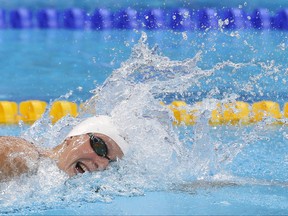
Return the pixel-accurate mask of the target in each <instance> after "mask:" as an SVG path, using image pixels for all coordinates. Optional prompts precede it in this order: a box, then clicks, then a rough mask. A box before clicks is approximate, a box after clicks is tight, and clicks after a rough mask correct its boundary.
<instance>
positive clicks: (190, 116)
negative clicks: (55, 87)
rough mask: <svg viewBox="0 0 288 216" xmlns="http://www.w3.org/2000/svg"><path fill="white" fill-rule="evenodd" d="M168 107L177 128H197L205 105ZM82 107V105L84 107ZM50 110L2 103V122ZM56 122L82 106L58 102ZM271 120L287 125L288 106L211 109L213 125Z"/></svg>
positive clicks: (53, 113) (40, 104)
mask: <svg viewBox="0 0 288 216" xmlns="http://www.w3.org/2000/svg"><path fill="white" fill-rule="evenodd" d="M162 104H163V105H164V106H167V107H168V108H169V109H170V110H171V112H172V113H173V115H174V122H173V124H174V125H187V126H190V125H194V124H195V123H196V122H197V119H198V116H199V113H200V112H201V105H202V103H201V102H199V103H196V104H194V105H193V106H191V105H187V104H186V102H184V101H173V102H172V103H171V104H168V105H165V104H164V103H162ZM80 107H81V105H80ZM46 110H47V103H46V102H44V101H39V100H28V101H23V102H21V103H19V105H18V104H17V103H16V102H13V101H0V123H2V124H17V123H18V122H19V121H23V122H24V123H28V124H29V123H33V122H35V121H36V120H37V119H39V118H41V116H42V115H43V114H44V113H45V111H46ZM49 114H50V117H51V121H52V123H55V122H57V121H58V120H59V119H61V118H62V117H64V116H66V115H68V114H69V115H70V116H73V117H76V116H77V115H78V105H77V104H76V103H73V102H69V101H55V102H53V103H52V105H51V108H50V111H49ZM267 118H270V119H272V120H274V124H275V123H276V124H281V123H283V121H282V120H284V119H286V118H288V103H286V104H285V105H284V107H283V112H281V109H280V105H279V104H278V103H276V102H273V101H259V102H255V103H253V104H251V105H250V104H249V103H246V102H243V101H235V102H231V103H220V102H219V103H217V104H216V106H215V108H212V110H211V116H210V119H209V124H210V125H226V124H230V125H237V124H239V125H240V124H241V125H247V124H251V123H256V122H259V121H263V120H264V119H267Z"/></svg>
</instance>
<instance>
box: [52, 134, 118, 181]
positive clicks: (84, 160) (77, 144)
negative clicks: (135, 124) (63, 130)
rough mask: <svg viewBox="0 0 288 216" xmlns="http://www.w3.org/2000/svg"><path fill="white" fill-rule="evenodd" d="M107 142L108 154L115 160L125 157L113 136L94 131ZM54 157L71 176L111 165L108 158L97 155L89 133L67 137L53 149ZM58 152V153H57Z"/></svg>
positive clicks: (99, 169)
mask: <svg viewBox="0 0 288 216" xmlns="http://www.w3.org/2000/svg"><path fill="white" fill-rule="evenodd" d="M94 135H95V136H97V137H100V138H101V139H103V141H104V142H105V143H106V145H107V148H108V154H107V156H108V157H109V158H110V159H111V160H112V161H113V160H117V159H120V158H122V157H123V152H122V151H121V149H120V147H119V146H118V145H117V144H116V142H114V141H113V140H112V139H111V138H109V137H108V136H106V135H104V134H99V133H94ZM53 151H54V155H52V157H53V158H54V159H55V160H56V163H57V165H58V167H59V168H60V169H61V170H63V171H65V172H66V173H67V174H68V175H69V176H74V175H77V174H79V173H84V172H87V171H88V172H93V171H101V170H104V169H105V168H106V167H107V166H108V165H109V160H108V159H107V158H104V157H101V156H99V155H97V154H96V153H95V152H94V150H93V149H92V147H91V145H90V138H89V136H88V135H87V134H83V135H79V136H73V137H69V138H67V139H66V140H65V141H64V142H63V143H62V144H61V145H59V146H57V147H56V148H55V149H53ZM55 153H56V154H55Z"/></svg>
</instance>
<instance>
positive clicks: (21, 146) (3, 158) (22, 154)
mask: <svg viewBox="0 0 288 216" xmlns="http://www.w3.org/2000/svg"><path fill="white" fill-rule="evenodd" d="M38 157H39V155H38V152H37V150H36V148H35V147H34V146H33V145H32V144H31V143H29V142H27V141H26V140H23V139H21V138H17V137H0V181H5V180H9V179H11V178H13V177H16V176H19V175H21V174H23V173H27V172H29V170H30V168H29V166H28V162H29V161H31V162H33V160H36V162H37V159H38Z"/></svg>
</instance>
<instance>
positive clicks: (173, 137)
mask: <svg viewBox="0 0 288 216" xmlns="http://www.w3.org/2000/svg"><path fill="white" fill-rule="evenodd" d="M2 33H3V35H2V41H3V47H2V49H6V50H9V51H10V50H11V49H12V48H11V46H9V44H8V45H6V44H7V43H6V41H7V40H6V39H5V37H8V36H7V35H9V34H12V35H14V33H13V31H7V32H6V31H5V32H2ZM62 33H63V32H62ZM21 34H24V35H25V34H28V35H29V34H32V36H33V37H32V38H31V37H30V36H29V37H25V36H24V39H23V40H19V43H23V44H24V47H25V46H28V45H29V46H30V48H29V49H27V50H25V48H23V49H22V50H20V51H19V53H20V54H19V56H20V57H19V56H18V58H19V64H15V65H13V66H11V67H8V69H7V70H11V73H12V71H13V73H14V74H15V77H21V76H22V75H23V74H21V73H18V71H19V69H20V68H22V67H20V66H24V68H25V65H26V66H27V68H29V65H30V64H29V62H30V63H32V62H35V61H33V59H34V57H32V56H34V54H38V55H36V56H37V57H38V58H39V60H41V61H44V60H45V59H46V60H45V62H42V64H43V65H46V64H48V62H49V63H51V65H50V66H49V72H47V69H46V68H45V67H41V66H36V67H33V68H36V70H35V71H33V70H32V71H31V72H30V74H27V76H31V78H32V77H35V73H41V74H43V76H41V77H42V79H43V80H45V82H44V81H43V84H42V85H41V87H42V90H40V92H43V94H42V95H39V96H42V98H44V99H45V100H48V99H49V100H50V99H54V98H57V97H59V96H61V95H63V96H62V97H63V98H65V99H68V100H69V99H71V100H76V101H81V100H83V99H88V101H87V103H86V106H87V107H88V108H89V109H88V110H89V111H85V112H83V113H81V114H80V117H79V118H80V119H81V118H84V117H86V116H89V115H93V114H95V112H96V113H97V114H108V115H111V116H112V118H113V120H114V121H115V122H116V123H117V125H118V126H119V127H120V128H121V130H122V133H123V134H125V136H126V137H127V139H128V141H129V143H130V146H131V147H130V151H129V153H128V154H127V155H126V156H125V157H124V159H123V160H121V161H120V162H119V163H114V164H112V165H111V166H110V167H109V169H107V170H105V171H104V172H99V173H85V174H84V175H82V176H76V177H74V178H72V179H68V177H67V176H66V175H65V174H64V173H62V172H60V171H59V170H58V169H57V168H56V166H55V164H53V163H52V162H51V161H49V160H43V161H41V164H40V168H39V170H38V172H37V174H36V175H34V176H28V177H27V176H22V177H21V178H19V179H15V180H13V181H11V182H9V183H1V184H0V189H1V199H0V206H1V213H2V214H5V213H7V214H17V213H18V214H32V213H34V214H64V213H65V214H92V213H95V212H96V213H97V214H110V213H111V214H137V213H139V214H173V213H174V214H180V213H183V214H243V213H244V214H287V212H288V206H287V203H288V202H287V201H288V196H287V186H288V182H287V177H288V174H287V168H288V162H287V161H288V154H287V150H288V145H287V134H288V129H287V127H286V126H285V125H282V126H281V125H280V126H275V125H274V126H273V125H271V121H272V122H273V120H271V119H266V120H264V121H263V122H260V123H257V124H254V125H250V126H228V125H227V126H218V127H212V126H210V125H209V123H208V120H209V118H210V115H211V110H213V108H214V107H213V105H215V104H216V103H217V102H219V101H220V102H227V101H235V100H245V101H248V102H250V103H252V102H255V101H258V100H260V99H269V100H273V101H277V102H279V103H280V104H281V105H283V103H284V102H286V101H287V98H286V94H285V91H286V87H285V83H286V73H287V71H286V68H287V62H286V60H285V56H286V52H287V51H286V40H287V37H286V35H285V33H281V32H276V31H275V32H256V31H245V32H244V31H243V32H241V31H235V32H228V31H225V32H221V31H217V32H216V31H215V32H213V31H211V32H191V33H174V32H164V31H163V32H162V31H161V32H148V33H142V32H125V31H123V32H121V33H119V34H116V36H117V40H112V39H110V38H113V37H114V35H113V32H112V33H111V32H106V33H99V32H68V31H65V36H60V35H61V32H59V33H58V32H52V33H50V32H42V31H41V32H37V31H34V30H33V31H31V32H30V31H29V32H25V31H24V32H21ZM49 34H51V35H52V38H53V37H56V38H57V42H56V44H55V45H54V44H53V43H51V38H50V37H49ZM103 34H104V35H103ZM55 35H57V36H55ZM9 37H10V36H9ZM15 37H16V35H15ZM17 37H18V36H17ZM20 38H22V37H20ZM43 38H45V39H46V41H45V43H43V40H42V39H43ZM75 38H76V39H75ZM83 39H85V40H83ZM95 39H98V40H95ZM99 39H102V41H101V42H103V43H98V44H97V46H96V45H95V46H92V45H93V44H94V43H95V42H94V41H99ZM25 40H26V41H25ZM17 41H18V39H17ZM52 41H54V40H52ZM71 41H72V42H74V43H75V46H71V47H70V46H69V45H67V44H70V43H69V42H71ZM115 41H116V42H115ZM30 42H32V43H30ZM11 43H12V42H11ZM47 44H49V46H48V45H47ZM100 44H101V45H100ZM156 44H157V45H156ZM16 46H17V45H16ZM19 46H20V45H19ZM21 47H22V46H21ZM56 48H58V49H60V52H58V51H56V50H54V49H56ZM64 48H65V49H64ZM66 48H67V49H66ZM69 49H70V50H69ZM31 50H32V52H33V55H32V56H31V55H29V54H27V52H28V51H31ZM44 50H49V51H51V52H45V54H44V55H45V56H46V55H47V56H46V57H44V58H43V59H42V57H41V55H40V54H42V53H43V51H44ZM105 50H108V51H109V50H110V55H109V53H105V52H103V51H105ZM78 51H80V53H83V52H84V51H85V55H82V54H79V52H78ZM8 53H9V52H8ZM55 53H57V54H58V53H59V55H60V56H57V57H54V58H55V59H53V56H54V54H55ZM102 54H103V55H108V56H106V57H105V56H104V57H103V56H102ZM7 56H9V57H10V58H16V60H17V57H13V56H12V55H7ZM23 56H25V57H26V56H27V57H26V58H25V60H23V62H22V61H21V59H22V58H21V57H23ZM62 56H64V57H63V58H62ZM129 56H130V57H129ZM93 57H95V58H96V62H102V63H103V61H101V60H102V58H103V59H104V62H109V64H108V65H109V66H107V67H105V66H104V67H103V68H102V67H101V66H102V65H101V64H102V63H101V64H100V65H98V64H97V63H95V62H93ZM79 58H80V59H79ZM97 58H99V61H97ZM48 59H49V61H47V60H48ZM81 60H82V61H81ZM94 60H95V59H94ZM41 61H39V62H41ZM74 61H75V62H77V63H76V65H77V67H75V68H74V67H71V62H74ZM111 61H112V62H113V63H111ZM57 62H61V64H57ZM40 65H41V64H40ZM59 65H60V66H59ZM104 65H105V64H104ZM81 67H83V69H80V68H81ZM100 68H101V69H103V70H104V71H105V70H106V72H104V74H101V73H100V74H99V73H98V72H96V71H97V70H99V69H100ZM50 69H51V70H50ZM53 69H54V70H53ZM112 69H114V71H113V73H112V74H109V72H108V71H109V70H110V71H112ZM45 70H46V73H44V71H45ZM56 70H57V71H56ZM59 71H60V72H62V71H63V73H64V74H65V77H67V78H66V79H65V80H64V81H65V82H64V81H63V80H62V79H59V77H58V74H59V73H60V72H59ZM88 71H89V72H88ZM72 72H73V73H72ZM76 72H77V76H75V77H71V76H72V75H70V74H74V75H75V73H76ZM61 74H62V73H61ZM7 76H8V75H7ZM105 78H107V79H106V80H105ZM94 80H97V82H95V81H94ZM104 80H105V81H104ZM52 81H53V82H52ZM66 81H67V82H66ZM19 82H23V80H22V79H19V80H17V79H14V80H13V81H12V84H10V85H12V86H15V88H16V87H17V88H20V89H22V91H21V92H23V94H21V96H19V97H17V96H16V93H15V92H16V90H15V89H11V88H9V90H7V91H1V92H5V93H6V92H7V93H6V95H4V94H3V98H5V97H8V96H9V94H10V95H13V97H14V98H15V100H21V99H23V98H25V97H29V96H31V95H32V96H35V90H33V85H34V84H33V85H31V86H32V87H31V86H29V87H27V88H26V87H25V86H24V85H19ZM24 82H25V81H24ZM26 82H31V79H30V78H29V79H27V80H26ZM31 83H34V82H31ZM45 83H46V84H45ZM49 83H50V85H49ZM51 83H53V84H54V85H53V87H51ZM56 84H58V85H56ZM3 86H5V85H3ZM37 86H38V84H35V88H36V87H37ZM79 86H80V87H83V89H82V90H81V91H79V88H78V87H79ZM6 87H7V86H6ZM7 89H8V87H7ZM69 89H71V90H73V92H69ZM91 89H94V90H93V91H92V92H91V93H89V90H91ZM18 90H19V89H18ZM13 91H14V92H13ZM67 92H68V93H67ZM57 94H58V95H57ZM91 95H93V96H92V97H91ZM36 96H37V95H36ZM175 99H183V100H185V101H187V102H188V103H190V104H191V105H192V104H194V103H195V102H198V101H201V102H202V105H201V106H200V109H199V114H198V117H199V118H198V121H197V123H196V125H195V126H193V127H185V126H181V127H175V126H173V125H172V121H173V116H172V113H170V112H169V110H168V109H167V108H166V107H165V106H163V105H161V104H160V101H164V102H166V103H169V102H171V101H172V100H175ZM95 104H96V107H95ZM78 121H79V119H72V118H69V117H67V118H65V119H63V120H61V121H60V122H58V123H57V124H55V125H51V123H50V122H49V118H48V114H46V115H45V116H44V117H43V118H42V119H41V120H39V121H38V122H36V123H35V124H34V125H33V126H32V127H30V128H28V127H27V126H20V127H17V128H13V127H9V128H1V133H2V134H5V133H6V134H11V135H14V134H20V136H22V137H24V138H26V139H28V140H30V141H33V142H35V143H37V145H40V146H43V147H53V146H55V145H57V143H59V142H61V140H62V139H63V138H64V137H65V133H67V132H68V131H69V129H70V128H71V127H72V125H75V124H77V122H78ZM108 203H110V204H108ZM143 204H145V205H146V206H148V207H147V208H141V209H140V211H139V210H137V209H136V206H137V205H143ZM157 206H158V208H157ZM159 206H160V207H159Z"/></svg>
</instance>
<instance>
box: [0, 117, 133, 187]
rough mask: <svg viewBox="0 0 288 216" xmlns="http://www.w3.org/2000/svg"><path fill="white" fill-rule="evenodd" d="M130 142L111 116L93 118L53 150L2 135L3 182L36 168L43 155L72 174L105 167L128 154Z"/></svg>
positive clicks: (0, 171) (0, 172) (0, 163)
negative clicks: (122, 134)
mask: <svg viewBox="0 0 288 216" xmlns="http://www.w3.org/2000/svg"><path fill="white" fill-rule="evenodd" d="M127 150H128V143H127V142H126V141H125V139H124V138H123V137H122V136H121V135H120V133H119V131H118V130H117V128H116V127H115V125H114V124H113V122H112V120H111V118H110V117H108V116H97V117H91V118H88V119H86V120H84V121H83V122H81V123H80V124H79V125H77V126H76V127H75V128H73V129H72V130H71V131H70V133H69V134H68V135H67V136H66V138H65V140H64V141H63V142H62V143H61V144H60V145H58V146H56V147H55V148H53V149H51V150H47V149H42V148H39V147H36V146H35V145H34V144H33V143H30V142H28V141H27V140H24V139H22V138H18V137H8V136H3V137H0V181H7V180H10V179H11V178H13V177H16V176H20V175H22V174H24V173H27V174H33V173H35V172H36V171H37V168H38V163H39V160H40V159H41V158H50V159H51V160H53V161H55V162H56V164H57V166H58V168H59V169H61V170H63V171H64V172H66V173H67V174H68V175H69V176H74V175H77V174H79V173H84V172H93V171H100V170H104V169H105V168H106V167H107V166H108V165H109V163H110V162H111V161H116V160H118V159H121V158H122V157H123V155H124V154H126V153H127Z"/></svg>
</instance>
